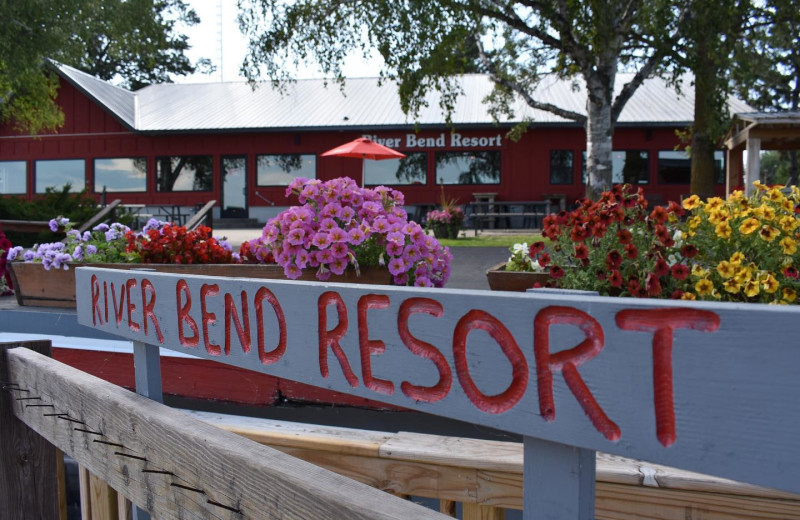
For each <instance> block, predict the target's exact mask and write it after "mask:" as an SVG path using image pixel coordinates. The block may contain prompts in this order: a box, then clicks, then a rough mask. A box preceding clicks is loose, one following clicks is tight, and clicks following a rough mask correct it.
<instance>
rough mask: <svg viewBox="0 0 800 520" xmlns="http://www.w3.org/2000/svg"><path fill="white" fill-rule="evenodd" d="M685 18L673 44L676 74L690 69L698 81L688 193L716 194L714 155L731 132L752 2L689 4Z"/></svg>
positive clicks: (699, 1) (723, 0) (728, 0)
mask: <svg viewBox="0 0 800 520" xmlns="http://www.w3.org/2000/svg"><path fill="white" fill-rule="evenodd" d="M686 13H687V15H686V16H685V17H684V19H683V22H682V24H683V25H682V27H681V31H680V33H681V34H682V35H683V38H682V40H681V41H680V42H679V43H678V44H677V45H675V47H674V54H673V58H674V59H675V61H676V64H677V67H676V68H675V69H674V72H675V73H676V74H678V73H680V72H682V71H684V70H687V69H688V70H690V71H691V72H692V75H693V81H694V123H693V125H692V128H691V130H690V132H689V134H690V138H691V144H690V153H691V158H692V169H691V181H690V182H691V186H690V191H691V193H693V194H696V195H698V196H700V197H703V198H707V197H711V196H713V195H714V180H715V173H716V170H715V167H714V150H715V149H716V143H717V142H718V141H719V139H720V138H721V137H722V136H723V135H724V133H725V131H726V130H727V129H728V126H729V122H730V114H729V112H728V96H729V95H730V94H731V92H732V89H733V84H732V81H731V73H730V70H731V67H732V63H733V61H734V59H735V57H734V51H735V50H736V48H737V42H739V41H740V38H741V36H742V34H743V32H744V31H745V29H746V27H747V25H746V24H747V22H748V20H750V16H751V15H752V9H751V2H750V1H749V0H718V1H716V2H708V1H707V0H688V2H687V9H686Z"/></svg>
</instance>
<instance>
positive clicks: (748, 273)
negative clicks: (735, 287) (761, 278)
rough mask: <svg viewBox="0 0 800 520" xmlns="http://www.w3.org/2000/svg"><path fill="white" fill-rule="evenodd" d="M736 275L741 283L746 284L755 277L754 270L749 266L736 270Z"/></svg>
mask: <svg viewBox="0 0 800 520" xmlns="http://www.w3.org/2000/svg"><path fill="white" fill-rule="evenodd" d="M734 277H735V278H736V281H737V282H739V283H740V284H741V285H744V284H745V283H747V282H749V281H750V280H752V279H753V271H752V270H751V269H750V268H749V267H742V268H741V269H739V270H738V271H736V274H735V275H734Z"/></svg>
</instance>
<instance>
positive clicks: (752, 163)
mask: <svg viewBox="0 0 800 520" xmlns="http://www.w3.org/2000/svg"><path fill="white" fill-rule="evenodd" d="M760 180H761V139H754V138H748V139H747V169H746V170H745V180H744V194H745V195H746V196H748V197H749V196H750V195H752V194H753V183H754V182H756V181H760Z"/></svg>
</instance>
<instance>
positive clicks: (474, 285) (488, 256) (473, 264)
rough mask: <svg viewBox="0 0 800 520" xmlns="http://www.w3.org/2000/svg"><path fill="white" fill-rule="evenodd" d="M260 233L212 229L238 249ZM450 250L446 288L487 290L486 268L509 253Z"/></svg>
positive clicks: (491, 249) (487, 249)
mask: <svg viewBox="0 0 800 520" xmlns="http://www.w3.org/2000/svg"><path fill="white" fill-rule="evenodd" d="M468 232H469V233H473V232H472V231H468ZM492 232H493V233H495V232H499V231H492ZM484 233H486V232H484ZM260 234H261V229H218V230H214V236H218V237H226V238H227V239H228V242H229V243H230V244H231V246H233V248H234V250H237V249H239V246H240V245H241V244H242V242H244V241H246V240H252V239H254V238H257V237H258V236H259V235H260ZM450 252H451V253H453V262H452V263H451V264H450V267H451V271H452V274H451V275H450V280H449V281H448V282H447V285H446V287H447V288H448V289H486V290H488V289H489V283H488V282H487V281H486V270H487V269H489V268H490V267H492V266H493V265H495V264H497V263H499V262H502V261H504V260H507V259H508V254H509V253H508V248H506V247H451V248H450Z"/></svg>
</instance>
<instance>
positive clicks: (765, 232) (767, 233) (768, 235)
mask: <svg viewBox="0 0 800 520" xmlns="http://www.w3.org/2000/svg"><path fill="white" fill-rule="evenodd" d="M780 234H781V232H780V231H779V230H778V229H777V228H774V227H772V226H762V228H761V231H759V233H758V236H760V237H761V238H762V239H763V240H766V241H767V242H772V241H773V240H775V239H776V238H778V236H780Z"/></svg>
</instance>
